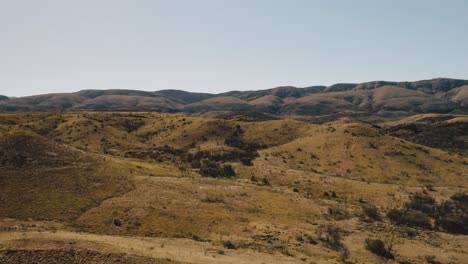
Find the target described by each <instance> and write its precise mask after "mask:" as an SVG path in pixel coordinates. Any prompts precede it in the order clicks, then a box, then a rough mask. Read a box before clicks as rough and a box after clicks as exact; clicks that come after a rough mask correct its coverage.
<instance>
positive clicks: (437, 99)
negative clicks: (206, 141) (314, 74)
mask: <svg viewBox="0 0 468 264" xmlns="http://www.w3.org/2000/svg"><path fill="white" fill-rule="evenodd" d="M0 111H149V112H169V113H174V112H181V113H188V114H194V115H208V116H219V115H225V114H226V113H227V114H229V113H238V112H258V113H264V114H267V115H271V116H280V115H329V114H339V113H347V114H353V113H355V114H378V115H399V116H401V115H412V114H418V113H445V114H448V113H450V114H465V113H468V80H460V79H448V78H437V79H431V80H422V81H415V82H389V81H373V82H365V83H359V84H356V83H339V84H334V85H331V86H310V87H304V88H298V87H293V86H281V87H276V88H272V89H266V90H256V91H230V92H225V93H219V94H210V93H193V92H186V91H182V90H160V91H155V92H148V91H138V90H120V89H112V90H82V91H79V92H74V93H53V94H42V95H35V96H26V97H18V98H8V97H6V96H0Z"/></svg>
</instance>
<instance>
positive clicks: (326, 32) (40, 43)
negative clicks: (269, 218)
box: [0, 0, 468, 96]
mask: <svg viewBox="0 0 468 264" xmlns="http://www.w3.org/2000/svg"><path fill="white" fill-rule="evenodd" d="M435 77H453V78H461V79H468V1H466V0H459V1H456V0H440V1H433V0H385V1H384V0H382V1H378V0H368V1H360V0H343V1H334V0H323V1H313V0H283V1H279V0H278V1H276V0H231V1H228V0H224V1H223V0H186V1H183V0H166V1H158V0H125V1H123V0H79V1H78V0H73V1H72V0H54V1H52V0H41V1H39V0H28V1H26V0H0V94H5V95H9V96H23V95H33V94H41V93H49V92H71V91H78V90H81V89H113V88H121V89H139V90H149V91H154V90H160V89H182V90H188V91H200V92H212V93H217V92H223V91H228V90H252V89H266V88H270V87H275V86H280V85H294V86H301V87H302V86H309V85H318V84H322V85H330V84H333V83H337V82H363V81H371V80H396V81H403V80H409V81H411V80H419V79H429V78H435Z"/></svg>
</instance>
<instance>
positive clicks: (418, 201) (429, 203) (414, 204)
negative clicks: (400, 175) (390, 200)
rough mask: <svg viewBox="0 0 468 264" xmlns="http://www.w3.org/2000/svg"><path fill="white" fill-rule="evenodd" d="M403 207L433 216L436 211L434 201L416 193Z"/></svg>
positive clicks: (427, 196)
mask: <svg viewBox="0 0 468 264" xmlns="http://www.w3.org/2000/svg"><path fill="white" fill-rule="evenodd" d="M405 207H406V208H408V209H412V210H417V211H421V212H423V213H425V214H428V215H433V214H434V212H435V211H436V201H435V199H434V198H432V197H431V196H429V195H425V194H420V193H417V194H415V195H414V196H413V197H412V198H411V201H409V202H408V203H407V204H406V205H405Z"/></svg>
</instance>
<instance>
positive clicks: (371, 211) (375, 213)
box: [362, 205, 381, 221]
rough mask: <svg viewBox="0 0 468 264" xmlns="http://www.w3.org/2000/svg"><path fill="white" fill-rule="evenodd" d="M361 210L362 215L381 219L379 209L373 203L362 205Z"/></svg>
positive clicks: (376, 219) (377, 219)
mask: <svg viewBox="0 0 468 264" xmlns="http://www.w3.org/2000/svg"><path fill="white" fill-rule="evenodd" d="M362 211H363V213H364V215H365V216H366V217H367V218H368V219H370V220H374V221H379V220H380V219H381V217H380V213H379V210H378V209H377V207H375V206H373V205H364V206H362Z"/></svg>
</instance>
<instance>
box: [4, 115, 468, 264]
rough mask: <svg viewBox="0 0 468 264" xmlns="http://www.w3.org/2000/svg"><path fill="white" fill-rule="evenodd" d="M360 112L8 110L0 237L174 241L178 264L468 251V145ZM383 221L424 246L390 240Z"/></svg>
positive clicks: (130, 243) (151, 248)
mask: <svg viewBox="0 0 468 264" xmlns="http://www.w3.org/2000/svg"><path fill="white" fill-rule="evenodd" d="M360 118H362V120H363V121H362V122H359V121H356V120H353V119H352V118H347V119H345V120H341V119H339V120H337V119H336V118H334V117H326V118H325V117H324V118H323V119H319V118H317V119H315V118H314V119H313V122H312V119H311V120H307V121H311V122H302V121H296V120H290V119H278V120H272V121H262V122H258V121H255V122H252V120H249V121H243V120H244V119H241V118H239V119H237V118H236V119H231V118H226V119H216V118H213V119H212V118H202V117H197V116H185V115H181V114H160V113H143V112H141V113H115V112H96V113H91V112H79V113H66V112H65V113H54V114H51V113H15V114H0V154H1V155H0V168H1V169H0V200H1V201H2V206H0V229H2V232H3V234H4V235H0V240H2V239H3V238H6V236H11V240H12V244H11V245H13V248H14V247H16V245H21V243H17V242H15V241H17V240H16V239H26V240H27V241H30V242H31V243H36V242H34V241H35V239H36V238H37V236H38V234H40V236H44V238H45V237H47V239H50V241H57V243H55V242H54V243H55V244H54V245H58V246H61V245H63V246H64V247H66V248H67V247H69V248H73V250H75V252H78V251H80V250H82V248H80V247H82V245H88V246H91V247H93V246H94V245H96V246H97V247H100V248H103V249H105V250H107V248H111V247H112V248H114V247H115V248H116V250H118V251H119V252H131V254H134V255H142V254H143V255H145V256H150V257H153V256H160V255H161V252H167V254H171V261H172V262H173V263H177V261H182V262H184V261H185V262H190V261H192V260H190V261H189V260H188V259H186V258H185V257H184V256H186V254H178V252H179V253H180V251H179V250H187V252H189V253H190V254H191V253H193V256H194V257H195V259H196V260H193V261H192V262H197V260H199V259H203V260H210V259H212V260H213V261H214V262H216V261H220V262H222V261H224V260H228V259H229V260H231V259H232V260H236V259H238V258H239V259H241V258H242V261H244V262H246V259H245V258H244V256H246V255H249V257H251V259H253V258H254V257H255V259H261V260H263V261H264V262H265V263H275V261H276V262H280V263H281V262H285V261H291V262H294V261H296V262H298V261H300V262H303V261H305V262H307V263H308V262H310V261H311V260H312V259H313V260H315V259H316V258H319V259H317V262H320V261H321V260H320V258H321V257H322V256H326V257H327V258H330V259H335V261H342V262H343V263H351V262H356V263H357V262H359V263H360V262H366V261H370V259H371V258H373V259H375V258H376V257H375V256H370V253H367V254H360V253H362V249H363V248H364V247H366V248H367V249H368V250H370V251H371V252H373V254H376V255H377V256H380V257H382V258H384V259H387V258H388V259H389V258H391V257H390V255H393V256H394V257H396V258H397V259H398V261H401V262H404V261H408V262H414V263H419V262H421V261H422V262H424V261H426V262H428V263H437V262H441V263H445V261H446V260H447V259H448V257H447V255H444V254H446V253H447V252H450V258H451V259H453V261H454V263H458V262H460V263H461V262H462V261H461V260H463V259H464V257H465V253H464V252H462V251H461V250H460V248H463V242H464V237H463V235H465V234H466V232H467V231H466V230H467V227H466V223H467V222H468V221H467V216H466V212H467V205H466V204H467V198H466V197H467V196H466V181H464V176H463V173H464V170H463V168H464V166H466V164H468V162H467V161H466V158H465V157H463V156H460V155H454V154H451V153H448V152H443V151H439V150H437V149H432V148H428V147H423V146H419V145H416V144H413V143H411V142H408V141H405V140H402V139H399V138H395V137H392V136H388V135H387V134H386V133H387V132H386V130H385V128H386V127H387V125H386V124H387V123H385V124H382V123H381V121H382V120H383V119H384V118H382V119H380V118H379V119H377V118H376V119H372V121H371V122H376V123H378V124H379V126H375V125H370V124H366V122H368V121H369V120H371V118H370V117H365V116H361V117H360ZM372 118H374V117H372ZM451 118H453V117H451ZM317 120H320V122H319V121H317ZM449 120H451V119H449ZM385 121H386V119H385ZM389 122H390V121H389ZM391 122H394V120H391ZM322 123H324V124H322ZM370 143H372V144H374V147H372V146H371V145H370ZM246 153H247V154H246ZM244 157H245V158H247V160H245V161H244V160H243V158H244ZM200 176H202V177H200ZM442 176H443V177H442ZM417 191H420V192H421V193H418V192H417ZM357 219H360V221H356V220H357ZM49 220H50V221H49ZM64 229H65V230H67V231H66V232H64ZM389 230H390V231H389ZM428 230H430V231H428ZM36 231H39V232H36ZM43 231H50V232H43ZM80 232H81V233H80ZM439 232H445V234H440V233H439ZM386 234H391V235H394V236H396V237H398V239H399V240H401V241H402V243H403V245H404V246H405V247H411V246H412V245H416V246H417V248H418V249H421V250H420V252H413V251H411V250H407V249H406V248H405V250H400V248H402V247H396V249H395V251H396V252H393V245H395V243H396V242H395V240H394V239H391V238H388V237H387V235H386ZM454 234H456V235H454ZM78 236H79V237H85V238H83V241H81V240H78V239H77V238H75V237H78ZM2 237H3V238H2ZM365 237H369V239H370V240H369V241H368V242H366V243H364V242H362V244H361V245H356V246H355V245H354V244H353V243H355V241H363V239H364V238H365ZM91 238H92V239H91ZM8 239H9V240H10V237H8ZM71 240H73V241H71ZM75 240H76V243H75V244H69V242H75ZM371 240H372V241H371ZM378 241H380V242H378ZM30 242H28V243H30ZM107 243H108V244H107ZM142 244H144V245H145V246H143V247H142V246H141V245H142ZM47 245H49V244H47ZM103 245H106V246H103ZM31 246H36V245H35V244H31ZM107 246H108V247H107ZM69 248H67V250H68V249H69ZM454 249H457V250H454ZM429 250H430V251H429ZM194 252H205V254H204V255H203V256H200V254H198V253H194ZM246 252H248V254H247V253H246ZM424 252H430V253H431V254H433V255H434V256H437V259H436V258H433V259H429V257H428V256H426V257H425V256H424ZM0 254H1V253H0ZM164 254H165V253H164ZM426 254H427V253H426ZM400 257H401V259H400ZM0 258H1V255H0ZM184 258H185V259H184ZM382 261H384V260H382ZM431 261H432V262H431Z"/></svg>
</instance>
